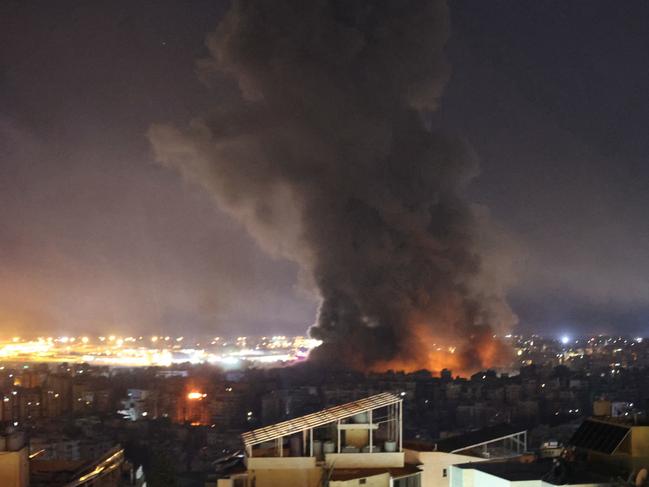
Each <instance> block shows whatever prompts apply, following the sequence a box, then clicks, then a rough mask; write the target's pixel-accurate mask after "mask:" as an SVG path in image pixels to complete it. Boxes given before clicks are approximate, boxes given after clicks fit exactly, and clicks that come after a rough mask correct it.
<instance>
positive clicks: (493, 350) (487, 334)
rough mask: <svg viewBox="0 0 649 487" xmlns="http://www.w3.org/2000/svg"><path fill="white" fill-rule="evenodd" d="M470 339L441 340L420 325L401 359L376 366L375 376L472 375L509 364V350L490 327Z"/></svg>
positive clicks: (413, 328) (477, 330)
mask: <svg viewBox="0 0 649 487" xmlns="http://www.w3.org/2000/svg"><path fill="white" fill-rule="evenodd" d="M471 331H473V333H472V334H470V335H469V336H467V337H455V343H453V340H452V339H445V338H444V337H440V336H437V335H436V334H435V332H434V328H433V327H432V326H427V325H425V324H423V323H417V324H415V325H412V326H411V327H410V332H411V336H410V337H409V339H407V340H406V341H405V343H404V347H402V350H401V353H400V354H399V356H398V357H396V358H394V359H391V360H385V361H380V362H377V363H375V364H373V365H372V366H371V367H370V370H371V371H373V372H385V371H387V370H395V371H404V372H416V371H418V370H424V369H425V370H429V371H430V372H432V373H435V374H438V373H439V372H440V371H441V370H443V369H448V370H451V371H453V372H454V373H456V374H460V375H464V376H466V375H471V374H473V373H475V372H477V371H479V370H484V369H485V368H490V367H498V366H503V365H505V364H506V362H507V359H508V358H509V356H510V353H511V352H510V351H509V350H508V348H507V347H506V346H505V345H504V344H503V343H502V342H501V341H500V340H498V339H497V338H495V337H494V336H493V335H492V333H491V328H489V327H474V329H472V330H471Z"/></svg>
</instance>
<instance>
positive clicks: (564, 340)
mask: <svg viewBox="0 0 649 487" xmlns="http://www.w3.org/2000/svg"><path fill="white" fill-rule="evenodd" d="M569 342H570V337H569V336H568V335H563V336H562V337H561V343H563V344H564V345H567V344H568V343H569Z"/></svg>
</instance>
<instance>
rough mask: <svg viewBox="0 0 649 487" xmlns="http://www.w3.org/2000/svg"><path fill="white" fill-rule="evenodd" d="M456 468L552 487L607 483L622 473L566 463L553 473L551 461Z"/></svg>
mask: <svg viewBox="0 0 649 487" xmlns="http://www.w3.org/2000/svg"><path fill="white" fill-rule="evenodd" d="M456 467H457V468H461V469H473V470H478V471H480V472H484V473H487V474H490V475H493V476H495V477H499V478H502V479H505V480H509V481H510V482H520V481H527V480H544V481H545V482H547V483H549V484H552V485H563V484H589V483H598V482H607V481H610V479H611V478H612V477H616V476H617V475H619V473H620V472H618V471H616V470H614V469H611V470H610V472H608V473H607V472H604V471H603V469H602V468H601V466H600V468H599V469H597V470H599V471H597V472H595V471H593V465H590V464H586V463H578V462H570V463H564V464H563V466H562V468H561V470H560V471H555V472H554V473H553V463H552V460H551V459H547V460H546V459H543V460H539V461H535V462H530V463H523V462H518V461H508V462H501V461H493V462H489V461H487V462H476V463H462V464H459V465H456Z"/></svg>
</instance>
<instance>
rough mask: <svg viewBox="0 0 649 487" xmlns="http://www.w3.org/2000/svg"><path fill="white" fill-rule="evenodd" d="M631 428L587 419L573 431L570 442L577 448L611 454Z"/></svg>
mask: <svg viewBox="0 0 649 487" xmlns="http://www.w3.org/2000/svg"><path fill="white" fill-rule="evenodd" d="M629 431H631V428H630V427H629V426H628V425H625V424H612V423H607V422H603V421H597V420H593V419H587V420H586V421H584V422H583V423H581V426H579V428H578V429H577V431H575V434H574V435H572V438H571V439H570V444H571V445H573V446H576V447H577V448H584V449H586V450H593V451H597V452H600V453H606V454H608V455H611V454H612V453H613V452H614V451H615V450H616V449H617V447H618V446H620V443H622V441H623V440H624V438H626V436H627V435H628V434H629Z"/></svg>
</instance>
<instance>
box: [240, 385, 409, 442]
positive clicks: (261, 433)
mask: <svg viewBox="0 0 649 487" xmlns="http://www.w3.org/2000/svg"><path fill="white" fill-rule="evenodd" d="M400 402H401V398H400V397H398V396H395V395H394V394H391V393H389V392H383V393H381V394H376V395H374V396H370V397H366V398H364V399H359V400H358V401H353V402H348V403H346V404H341V405H339V406H334V407H331V408H328V409H323V410H322V411H318V412H315V413H311V414H307V415H306V416H300V417H298V418H295V419H290V420H288V421H283V422H281V423H277V424H273V425H270V426H265V427H263V428H258V429H256V430H252V431H248V432H247V433H243V434H242V435H241V438H242V439H243V442H244V444H245V446H246V448H247V447H249V446H252V445H256V444H258V443H263V442H265V441H270V440H274V439H277V438H281V437H283V436H288V435H292V434H294V433H299V432H300V431H304V430H307V429H310V428H317V427H319V426H324V425H326V424H329V423H332V422H334V421H338V420H341V419H345V418H348V417H351V416H354V415H356V414H359V413H364V412H366V411H370V410H372V409H377V408H381V407H385V406H390V405H392V404H397V403H400Z"/></svg>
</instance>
